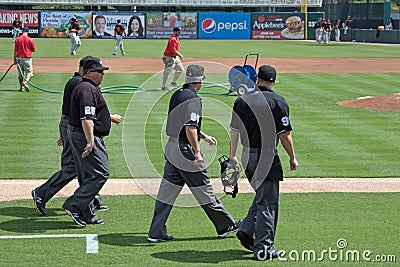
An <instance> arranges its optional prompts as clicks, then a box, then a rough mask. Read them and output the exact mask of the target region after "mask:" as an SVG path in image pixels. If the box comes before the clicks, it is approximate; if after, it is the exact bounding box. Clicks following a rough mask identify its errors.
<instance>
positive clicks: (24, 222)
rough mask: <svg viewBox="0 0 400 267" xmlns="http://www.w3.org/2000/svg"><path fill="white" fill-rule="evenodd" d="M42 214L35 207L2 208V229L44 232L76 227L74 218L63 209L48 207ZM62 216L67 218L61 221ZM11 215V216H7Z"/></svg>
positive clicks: (18, 231)
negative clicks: (45, 212) (70, 218)
mask: <svg viewBox="0 0 400 267" xmlns="http://www.w3.org/2000/svg"><path fill="white" fill-rule="evenodd" d="M46 211H47V215H46V216H41V215H39V214H38V212H37V211H36V209H35V208H34V207H32V208H30V207H5V208H1V209H0V216H1V217H0V230H3V231H7V232H15V233H43V232H46V231H48V230H60V229H76V226H75V224H74V223H73V222H72V220H67V218H69V217H68V215H67V214H66V213H65V212H64V210H62V209H58V208H54V209H46ZM60 216H65V218H66V220H64V221H61V220H60V219H59V217H60ZM7 217H10V218H7Z"/></svg>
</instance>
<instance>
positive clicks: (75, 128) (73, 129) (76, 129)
mask: <svg viewBox="0 0 400 267" xmlns="http://www.w3.org/2000/svg"><path fill="white" fill-rule="evenodd" d="M68 129H70V131H71V132H74V133H83V134H84V133H85V132H84V131H83V129H82V128H79V127H75V126H72V125H68ZM94 136H96V137H98V138H101V139H103V137H104V135H101V134H97V133H95V134H94Z"/></svg>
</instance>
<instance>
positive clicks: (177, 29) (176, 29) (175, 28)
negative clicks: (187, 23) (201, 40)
mask: <svg viewBox="0 0 400 267" xmlns="http://www.w3.org/2000/svg"><path fill="white" fill-rule="evenodd" d="M172 31H174V32H180V31H181V28H179V27H174V28H173V29H172Z"/></svg>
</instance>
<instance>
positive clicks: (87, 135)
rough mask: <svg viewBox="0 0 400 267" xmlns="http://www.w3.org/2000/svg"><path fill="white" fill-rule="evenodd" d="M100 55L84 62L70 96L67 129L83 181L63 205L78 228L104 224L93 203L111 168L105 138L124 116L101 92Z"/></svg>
mask: <svg viewBox="0 0 400 267" xmlns="http://www.w3.org/2000/svg"><path fill="white" fill-rule="evenodd" d="M108 69H109V68H108V67H105V66H103V64H102V62H101V60H100V59H99V58H90V59H88V60H86V61H85V62H84V63H83V75H82V82H81V83H80V84H79V85H78V86H77V87H76V88H75V90H74V91H73V93H72V95H71V108H70V118H69V125H68V130H67V135H68V140H69V142H70V144H71V148H72V153H73V156H74V159H75V164H76V169H77V172H78V173H79V174H82V179H83V182H82V184H81V185H80V186H79V188H78V189H77V190H76V191H75V192H74V194H73V195H72V196H70V197H69V198H68V199H67V200H66V201H65V202H64V205H63V208H64V210H65V211H66V213H67V214H68V215H69V216H71V218H72V220H73V221H74V222H75V224H76V225H78V226H79V227H85V226H86V224H103V223H104V220H103V219H99V218H98V217H97V215H96V214H95V213H94V211H93V208H92V206H91V205H90V203H91V202H92V200H93V198H94V197H95V196H96V195H97V194H98V193H99V191H100V189H101V188H102V187H103V185H104V183H105V182H106V181H107V179H108V177H109V174H110V168H109V162H108V155H107V149H106V146H105V144H104V140H103V137H105V136H107V135H109V133H110V128H111V122H114V123H116V124H118V123H120V122H121V116H119V115H110V112H109V110H108V107H107V103H106V101H105V99H104V97H103V95H102V93H101V91H100V88H99V85H100V84H101V83H102V81H103V76H104V71H105V70H108Z"/></svg>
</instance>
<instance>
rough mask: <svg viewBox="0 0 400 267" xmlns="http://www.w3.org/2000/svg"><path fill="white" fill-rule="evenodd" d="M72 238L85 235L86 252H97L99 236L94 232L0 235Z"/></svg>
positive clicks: (27, 237) (9, 237) (18, 237)
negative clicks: (79, 233)
mask: <svg viewBox="0 0 400 267" xmlns="http://www.w3.org/2000/svg"><path fill="white" fill-rule="evenodd" d="M71 237H72V238H73V237H86V253H89V254H97V253H98V252H99V238H98V236H97V235H94V234H86V235H84V234H81V235H78V234H70V235H68V234H65V235H9V236H0V239H29V238H71Z"/></svg>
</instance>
